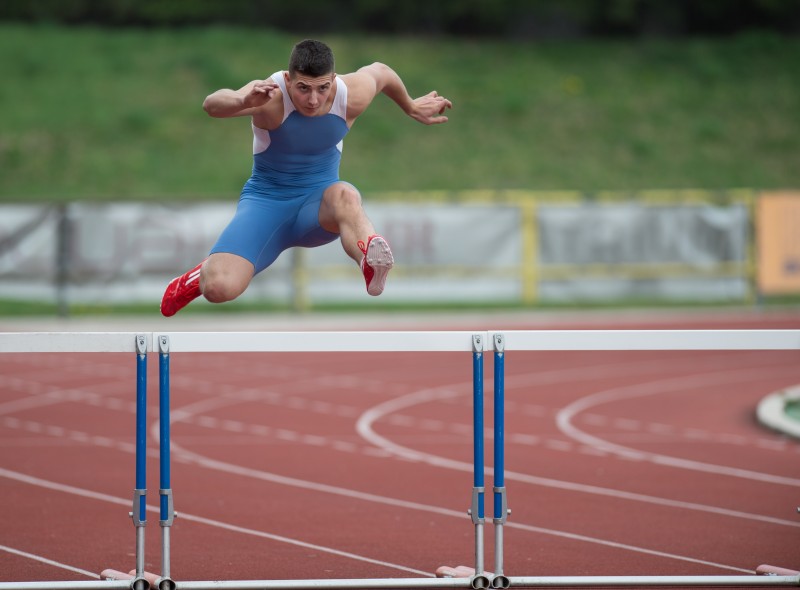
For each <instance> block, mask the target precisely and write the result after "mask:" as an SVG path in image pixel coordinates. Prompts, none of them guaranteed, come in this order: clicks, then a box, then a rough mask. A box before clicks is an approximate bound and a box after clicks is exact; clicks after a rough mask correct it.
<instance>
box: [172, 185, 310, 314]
mask: <svg viewBox="0 0 800 590" xmlns="http://www.w3.org/2000/svg"><path fill="white" fill-rule="evenodd" d="M291 207H292V206H291V204H288V203H287V202H284V201H280V200H270V199H266V198H257V197H256V198H252V197H251V196H249V195H246V194H242V196H241V198H240V200H239V204H238V206H237V208H236V213H235V215H234V217H233V219H232V220H231V222H230V223H229V224H228V226H227V227H226V228H225V229H224V230H223V232H222V234H221V235H220V237H219V238H218V239H217V243H216V244H215V245H214V247H213V248H212V249H211V254H210V255H209V257H208V258H207V259H206V260H205V261H203V262H202V263H200V264H198V265H197V266H196V267H194V268H193V269H191V270H190V271H188V272H186V273H185V274H183V275H181V276H179V277H176V278H175V279H173V280H172V281H171V282H170V283H169V285H168V286H167V289H166V291H165V292H164V297H163V298H162V300H161V313H162V314H163V315H165V316H168V317H169V316H172V315H175V314H176V313H177V312H178V311H180V310H181V309H182V308H184V307H186V306H187V305H188V304H189V303H191V302H192V301H193V300H195V299H196V298H198V297H200V296H201V295H204V296H205V298H206V299H207V300H208V301H210V302H212V303H223V302H225V301H231V300H233V299H236V298H237V297H238V296H239V295H241V294H242V293H243V292H244V291H245V289H247V286H248V285H249V284H250V281H251V280H252V278H253V275H254V274H255V273H256V272H260V271H262V270H264V269H265V268H266V267H268V266H269V265H270V264H272V262H274V261H275V258H277V256H278V254H280V252H281V251H282V250H283V249H284V248H285V247H286V243H285V239H284V228H286V227H288V226H289V225H290V223H291V216H292V215H293V214H294V213H293V209H291Z"/></svg>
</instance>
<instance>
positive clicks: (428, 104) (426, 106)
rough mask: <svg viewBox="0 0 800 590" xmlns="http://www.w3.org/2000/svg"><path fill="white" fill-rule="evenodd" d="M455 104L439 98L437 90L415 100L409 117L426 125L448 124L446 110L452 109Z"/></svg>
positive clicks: (441, 97)
mask: <svg viewBox="0 0 800 590" xmlns="http://www.w3.org/2000/svg"><path fill="white" fill-rule="evenodd" d="M452 108H453V103H452V102H450V101H449V100H448V99H446V98H445V97H444V96H439V93H438V92H436V91H435V90H433V91H431V92H429V93H428V94H426V95H425V96H420V97H419V98H415V99H414V101H413V103H412V106H411V110H410V111H409V113H408V116H409V117H411V118H412V119H415V120H417V121H419V122H420V123H423V124H425V125H436V124H438V123H447V117H446V116H445V115H444V112H445V110H447V109H452Z"/></svg>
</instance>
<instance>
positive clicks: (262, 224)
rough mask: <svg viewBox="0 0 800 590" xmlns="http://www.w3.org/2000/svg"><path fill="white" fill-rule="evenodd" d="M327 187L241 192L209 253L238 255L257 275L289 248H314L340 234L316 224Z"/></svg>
mask: <svg viewBox="0 0 800 590" xmlns="http://www.w3.org/2000/svg"><path fill="white" fill-rule="evenodd" d="M326 188H327V187H321V188H318V189H315V190H313V191H312V192H309V193H307V194H305V195H300V196H296V197H288V198H287V197H284V196H281V197H280V198H270V197H269V196H265V195H263V194H258V193H254V192H249V191H247V190H245V191H243V192H242V195H241V197H239V204H238V205H237V207H236V213H235V214H234V216H233V219H232V220H231V222H230V223H229V224H228V226H227V227H226V228H225V229H224V230H223V232H222V234H221V235H220V237H219V239H218V240H217V243H216V244H214V247H213V248H212V249H211V254H216V253H219V252H225V253H229V254H237V255H238V256H241V257H242V258H246V259H247V260H249V261H250V262H252V263H253V266H255V274H258V273H259V272H261V271H262V270H264V269H265V268H267V267H268V266H269V265H270V264H272V263H273V262H275V260H276V259H277V258H278V255H280V253H281V252H283V251H284V250H286V249H288V248H292V247H295V246H301V247H305V248H314V247H316V246H322V245H324V244H328V243H330V242H332V241H334V240H335V239H337V238H338V237H339V234H335V233H332V232H329V231H327V230H325V229H323V228H322V227H321V226H320V224H319V207H320V203H321V202H322V195H323V193H324V192H325V189H326Z"/></svg>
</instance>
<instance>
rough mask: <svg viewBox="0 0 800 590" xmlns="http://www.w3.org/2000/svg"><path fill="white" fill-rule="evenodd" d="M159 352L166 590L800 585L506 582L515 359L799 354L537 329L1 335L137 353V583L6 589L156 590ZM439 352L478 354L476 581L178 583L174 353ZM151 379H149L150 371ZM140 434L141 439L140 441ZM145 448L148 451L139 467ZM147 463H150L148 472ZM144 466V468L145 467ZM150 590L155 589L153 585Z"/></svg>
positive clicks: (738, 336) (680, 334) (759, 335)
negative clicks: (147, 540) (153, 405)
mask: <svg viewBox="0 0 800 590" xmlns="http://www.w3.org/2000/svg"><path fill="white" fill-rule="evenodd" d="M153 343H157V345H158V354H159V410H160V416H159V422H160V430H159V432H160V467H161V469H160V476H161V477H160V491H159V495H160V508H161V510H160V517H161V518H160V524H161V528H162V572H161V577H159V578H158V579H157V580H156V581H155V587H156V588H157V590H283V589H285V590H305V589H308V590H314V589H332V590H335V589H368V588H374V589H378V588H396V589H398V590H399V589H401V588H472V589H474V590H486V589H488V588H495V589H506V588H514V587H520V588H534V587H595V586H600V587H610V586H614V587H642V586H654V587H677V586H683V587H686V586H693V587H706V586H708V587H719V586H727V587H750V586H795V587H796V586H800V575H727V576H714V575H705V576H550V577H544V576H542V577H536V576H507V575H505V574H504V567H503V525H504V524H505V523H506V520H507V516H508V514H510V511H509V510H508V505H507V498H506V489H505V485H504V468H505V465H504V461H505V459H504V431H505V418H504V395H505V393H504V375H505V355H506V353H507V352H508V351H611V350H617V351H621V350H800V330H567V331H561V330H538V331H523V330H520V331H513V330H512V331H488V332H484V331H481V332H277V333H266V332H225V333H211V332H170V333H158V332H156V333H152V334H134V333H46V334H35V333H15V334H2V333H0V353H2V352H131V351H132V352H135V353H136V355H137V446H136V449H137V472H136V488H135V490H134V502H133V511H132V512H131V517H132V519H133V523H134V526H135V528H136V575H135V576H134V577H133V579H129V580H104V581H89V582H8V583H5V582H4V583H0V590H99V589H100V588H103V589H108V590H123V589H125V588H130V589H131V590H147V588H148V586H149V582H148V581H147V580H146V579H145V578H144V576H143V574H144V571H143V563H144V526H145V524H146V521H145V518H144V513H145V509H146V507H145V497H146V490H145V488H144V480H145V478H144V456H143V451H144V448H145V440H144V427H142V428H141V429H140V421H141V424H144V421H145V417H144V411H145V407H146V402H145V401H143V400H144V399H145V397H146V394H145V392H146V353H147V352H152V351H153ZM403 351H407V352H436V351H447V352H453V351H469V352H471V354H472V356H473V404H474V408H473V418H474V447H475V448H474V460H475V470H474V478H473V489H472V502H471V505H470V509H469V510H468V513H469V515H470V516H471V519H472V522H473V524H474V527H475V573H474V575H473V576H472V577H468V578H456V577H454V578H382V579H333V580H330V579H320V580H239V581H236V580H228V581H187V582H182V581H174V580H173V579H172V578H171V575H170V542H169V541H170V539H169V530H170V527H171V526H172V524H173V520H174V517H175V516H176V513H175V512H174V507H173V500H172V490H171V488H170V467H169V460H170V459H169V447H170V439H169V437H170V433H169V388H170V386H169V373H170V369H169V356H170V354H171V353H173V352H403ZM488 351H491V352H493V353H494V409H495V414H494V428H495V444H494V482H493V484H494V485H493V497H494V507H493V508H494V509H493V519H492V522H493V524H494V531H495V536H494V539H495V564H494V570H495V571H494V573H488V572H485V571H484V561H483V553H484V540H483V526H484V522H485V514H484V493H485V488H484V470H485V467H484V462H483V438H484V437H483V357H484V352H488ZM142 371H143V372H142ZM140 432H141V434H142V438H141V440H140ZM140 449H141V451H142V455H141V459H140V454H139V452H140ZM140 461H141V465H140ZM140 467H141V469H140ZM145 584H147V586H145Z"/></svg>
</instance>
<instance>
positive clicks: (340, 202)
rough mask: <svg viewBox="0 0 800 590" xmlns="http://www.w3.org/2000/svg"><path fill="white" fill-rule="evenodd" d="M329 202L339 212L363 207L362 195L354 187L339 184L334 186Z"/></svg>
mask: <svg viewBox="0 0 800 590" xmlns="http://www.w3.org/2000/svg"><path fill="white" fill-rule="evenodd" d="M327 196H328V195H326V197H327ZM329 202H330V203H331V205H333V207H334V208H335V209H339V210H341V209H349V208H352V207H361V193H359V192H358V190H357V189H356V188H355V187H353V186H352V185H349V184H344V183H339V184H336V185H334V187H333V190H332V191H331V193H330V201H329Z"/></svg>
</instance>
